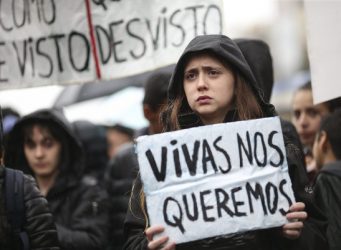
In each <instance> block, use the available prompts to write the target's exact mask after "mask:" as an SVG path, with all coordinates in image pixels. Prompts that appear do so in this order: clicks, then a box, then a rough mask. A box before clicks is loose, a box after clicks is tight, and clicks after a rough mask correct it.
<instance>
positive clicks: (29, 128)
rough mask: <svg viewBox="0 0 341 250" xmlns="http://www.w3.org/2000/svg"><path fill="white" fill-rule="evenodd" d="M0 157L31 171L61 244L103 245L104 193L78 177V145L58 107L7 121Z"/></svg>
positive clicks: (80, 153)
mask: <svg viewBox="0 0 341 250" xmlns="http://www.w3.org/2000/svg"><path fill="white" fill-rule="evenodd" d="M5 163H6V165H8V166H13V167H16V168H18V169H20V170H22V171H23V172H24V173H27V174H31V175H33V176H34V177H35V179H36V181H37V183H38V186H39V188H40V191H41V193H42V194H43V195H44V196H45V197H46V199H47V201H48V203H49V207H50V209H51V211H52V214H53V216H54V219H55V223H56V226H57V232H58V238H59V241H60V244H61V248H62V249H82V250H83V249H84V250H85V249H103V247H104V246H105V245H106V242H107V219H108V213H107V208H106V206H105V204H104V202H105V200H106V194H105V193H104V192H101V190H100V189H99V188H98V187H97V186H95V185H91V186H90V185H86V184H85V183H83V182H82V181H81V177H82V174H83V173H82V171H83V167H84V162H83V151H82V147H81V144H80V142H79V140H77V139H76V137H75V136H74V134H73V131H72V129H71V125H70V124H69V123H68V122H67V121H66V119H65V116H64V115H63V114H62V112H61V111H58V110H48V109H44V110H38V111H36V112H34V113H31V114H29V115H27V116H24V117H23V118H22V119H20V120H19V121H18V122H17V123H16V125H15V126H14V127H13V129H12V131H11V133H10V135H9V141H8V146H7V150H6V155H5Z"/></svg>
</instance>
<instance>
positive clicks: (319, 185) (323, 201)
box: [314, 160, 341, 250]
mask: <svg viewBox="0 0 341 250" xmlns="http://www.w3.org/2000/svg"><path fill="white" fill-rule="evenodd" d="M340 190H341V160H338V161H335V162H331V163H329V164H326V165H324V166H323V168H322V169H321V171H320V172H319V174H318V176H317V178H316V182H315V186H314V191H315V193H314V197H315V200H316V204H318V205H319V207H321V209H322V211H323V212H324V214H325V215H326V216H327V218H328V228H327V238H328V242H329V247H330V250H338V249H341V192H340Z"/></svg>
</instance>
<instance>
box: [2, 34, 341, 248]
mask: <svg viewBox="0 0 341 250" xmlns="http://www.w3.org/2000/svg"><path fill="white" fill-rule="evenodd" d="M272 86H273V68H272V58H271V53H270V49H269V47H268V46H267V44H266V43H264V42H263V41H260V40H254V39H236V40H232V39H230V38H228V37H226V36H224V35H204V36H198V37H196V38H194V39H193V40H192V41H191V42H190V43H189V44H188V46H187V47H186V49H185V50H184V52H183V54H182V55H181V56H180V58H179V60H178V62H177V64H176V65H175V68H174V70H173V73H172V74H170V73H169V72H162V71H155V72H154V73H153V74H152V75H151V77H150V78H149V79H147V81H146V83H145V85H144V87H145V96H144V99H143V111H144V116H145V117H146V119H147V120H148V121H149V126H148V127H147V128H145V129H143V130H139V131H134V130H132V129H131V128H128V127H125V126H123V125H122V124H115V125H113V126H110V127H102V126H100V125H97V124H92V123H91V122H88V121H77V122H73V123H70V122H69V121H67V119H66V118H65V116H64V114H63V112H62V111H61V110H55V109H42V110H37V111H35V112H33V113H31V114H28V115H25V116H23V117H20V116H19V114H17V113H10V114H8V115H7V114H5V113H4V114H3V117H4V118H3V123H4V129H3V130H4V131H3V132H4V133H5V137H4V138H3V137H1V138H2V139H3V140H2V142H1V144H2V145H4V148H1V167H0V185H1V186H2V189H4V187H5V186H4V183H5V171H6V169H7V168H13V169H17V170H21V171H22V172H23V173H24V174H25V183H24V197H25V199H24V200H25V210H26V211H25V222H24V226H23V231H25V232H27V234H28V239H29V243H30V249H52V250H57V249H65V250H69V249H70V250H71V249H79V250H86V249H89V250H90V249H104V250H111V249H114V250H120V249H132V250H135V249H164V250H171V249H236V250H241V249H262V250H272V249H273V250H275V249H276V250H277V249H283V250H284V249H288V250H289V249H297V250H298V249H307V250H322V249H323V250H324V249H331V250H337V249H341V205H340V204H341V195H340V192H339V190H338V187H341V130H340V127H341V109H340V108H341V104H340V103H341V102H340V99H339V98H338V99H334V100H331V101H328V102H325V103H321V104H317V105H314V103H313V97H312V87H311V83H310V82H308V83H306V84H305V85H303V86H302V87H301V88H300V89H298V90H297V91H296V92H295V93H294V94H293V101H292V111H293V115H292V121H291V122H290V121H286V120H284V119H281V126H282V131H283V139H284V145H285V150H286V156H287V161H288V166H289V176H290V179H291V182H292V189H293V192H294V196H295V199H296V202H294V203H293V204H292V205H291V206H290V207H289V210H288V211H287V214H286V215H285V216H286V219H287V223H286V224H284V225H282V226H281V227H278V228H268V229H262V230H251V231H247V232H241V233H232V234H223V235H217V236H214V237H209V238H204V239H200V240H196V241H190V242H186V243H181V244H176V243H175V242H173V241H172V237H171V235H165V234H164V233H163V232H164V230H165V225H151V224H150V221H149V219H148V211H146V208H147V205H146V199H145V195H144V192H143V181H142V180H141V177H140V175H139V169H140V168H143V167H144V166H139V163H138V159H137V154H136V151H135V145H134V139H135V138H137V137H138V136H145V135H147V136H148V135H153V134H159V133H163V132H172V131H178V130H182V129H188V128H194V127H199V126H206V125H212V124H220V123H230V122H235V121H246V120H252V119H262V118H267V117H274V116H278V113H277V112H276V109H275V107H274V106H273V105H271V104H270V103H269V102H270V97H271V91H272ZM226 133H228V131H226ZM1 193H4V192H3V191H2V192H1ZM0 212H1V214H0V216H1V220H0V249H4V250H7V249H11V250H15V249H21V248H20V247H21V246H20V241H18V239H17V238H16V237H17V234H16V233H15V232H13V230H12V227H11V223H10V220H9V215H8V213H9V211H7V210H6V202H5V196H4V195H1V194H0ZM250 223H252V222H250Z"/></svg>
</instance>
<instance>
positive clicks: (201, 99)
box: [196, 95, 212, 104]
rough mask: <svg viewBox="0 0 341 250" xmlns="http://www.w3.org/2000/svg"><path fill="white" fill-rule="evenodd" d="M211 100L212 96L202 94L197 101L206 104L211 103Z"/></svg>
mask: <svg viewBox="0 0 341 250" xmlns="http://www.w3.org/2000/svg"><path fill="white" fill-rule="evenodd" d="M210 100H212V98H211V97H210V96H207V95H202V96H199V97H198V98H197V100H196V101H197V102H198V103H200V104H206V103H209V102H210Z"/></svg>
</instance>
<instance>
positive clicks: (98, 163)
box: [72, 120, 109, 185]
mask: <svg viewBox="0 0 341 250" xmlns="http://www.w3.org/2000/svg"><path fill="white" fill-rule="evenodd" d="M72 126H73V129H74V131H75V133H76V135H77V136H78V138H79V140H80V141H81V143H82V146H83V149H84V153H85V166H84V171H83V175H84V176H83V181H84V182H86V183H89V184H96V183H98V184H99V185H103V180H104V173H105V171H106V166H107V164H108V161H109V158H108V155H107V138H106V134H105V133H106V130H105V128H104V127H103V126H100V125H96V124H93V123H91V122H89V121H84V120H79V121H75V122H73V123H72Z"/></svg>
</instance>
